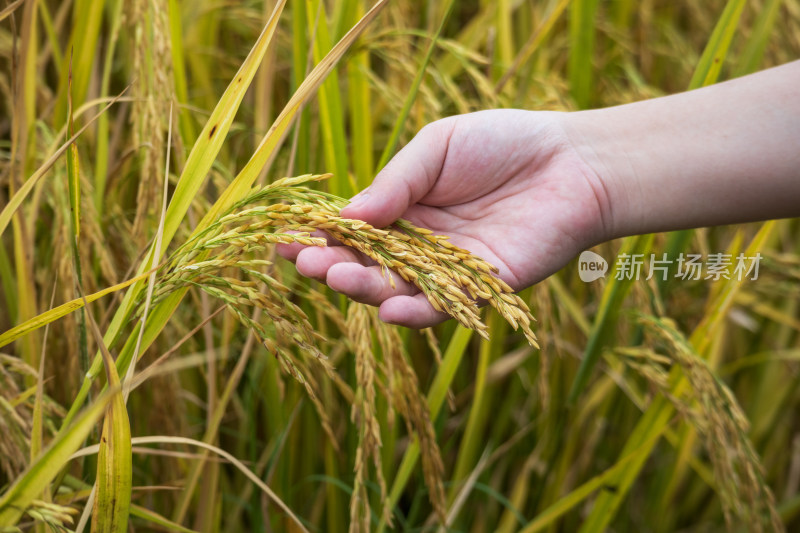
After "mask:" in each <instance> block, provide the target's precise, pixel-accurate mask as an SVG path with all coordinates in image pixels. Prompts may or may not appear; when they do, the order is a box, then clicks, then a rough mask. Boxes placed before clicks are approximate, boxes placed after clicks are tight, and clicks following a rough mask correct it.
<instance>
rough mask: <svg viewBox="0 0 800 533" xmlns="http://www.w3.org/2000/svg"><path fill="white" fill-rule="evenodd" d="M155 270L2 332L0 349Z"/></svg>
mask: <svg viewBox="0 0 800 533" xmlns="http://www.w3.org/2000/svg"><path fill="white" fill-rule="evenodd" d="M155 270H156V269H153V270H150V271H148V272H145V273H143V274H141V275H139V276H136V277H135V278H131V279H129V280H126V281H123V282H122V283H117V284H116V285H112V286H111V287H107V288H105V289H103V290H100V291H97V292H96V293H94V294H90V295H88V296H86V300H85V301H84V299H83V298H76V299H74V300H70V301H69V302H67V303H63V304H61V305H59V306H58V307H54V308H53V309H50V310H49V311H45V312H44V313H42V314H40V315H37V316H35V317H33V318H31V319H30V320H26V321H25V322H23V323H22V324H19V325H18V326H15V327H13V328H11V329H9V330H8V331H5V332H3V334H2V335H0V348H2V347H3V346H6V345H7V344H10V343H12V342H14V341H15V340H17V339H19V338H20V337H23V336H25V335H27V334H28V333H30V332H31V331H35V330H37V329H39V328H41V327H43V326H46V325H47V324H49V323H50V322H54V321H56V320H58V319H59V318H63V317H65V316H67V315H68V314H70V313H72V312H73V311H77V310H78V309H81V308H82V307H83V305H84V303H85V302H93V301H95V300H98V299H100V298H102V297H103V296H105V295H107V294H111V293H114V292H117V291H119V290H122V289H124V288H125V287H130V286H131V285H133V284H134V283H136V282H137V281H142V280H143V279H146V278H147V276H149V275H150V274H151V273H152V272H155Z"/></svg>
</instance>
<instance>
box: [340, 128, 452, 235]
mask: <svg viewBox="0 0 800 533" xmlns="http://www.w3.org/2000/svg"><path fill="white" fill-rule="evenodd" d="M454 126H455V118H454V117H451V118H447V119H443V120H438V121H436V122H432V123H431V124H428V125H427V126H425V127H424V128H422V130H420V132H419V133H418V134H417V136H416V137H414V138H413V139H412V140H411V142H410V143H408V144H407V145H406V146H405V147H404V148H403V149H402V150H400V152H398V153H397V155H396V156H394V158H393V159H392V160H391V161H389V163H388V164H387V165H386V166H385V167H384V168H383V170H381V171H380V172H379V173H378V175H377V176H376V177H375V180H374V181H373V182H372V185H370V186H369V187H368V188H367V189H365V190H364V191H362V192H361V193H359V194H358V195H356V196H355V197H354V198H353V200H352V202H351V203H350V205H348V206H347V207H345V208H344V209H342V216H343V217H346V218H356V219H359V220H364V221H366V222H369V223H370V224H372V225H373V226H376V227H379V228H382V227H385V226H388V225H389V224H391V223H392V222H394V221H395V220H397V219H398V218H400V216H402V214H403V213H404V212H405V211H406V209H408V207H409V206H410V205H413V204H415V203H416V202H418V201H419V200H420V199H422V198H423V197H424V196H425V195H426V194H427V193H428V191H430V190H431V188H432V187H433V185H434V184H435V183H436V180H437V179H438V178H439V173H440V172H441V170H442V167H443V166H444V161H445V158H446V156H447V146H448V144H449V142H450V136H451V135H452V133H453V128H454Z"/></svg>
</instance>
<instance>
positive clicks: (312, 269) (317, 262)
mask: <svg viewBox="0 0 800 533" xmlns="http://www.w3.org/2000/svg"><path fill="white" fill-rule="evenodd" d="M367 262H368V259H367V258H366V257H365V256H364V255H362V254H360V253H359V252H356V251H355V250H352V249H350V248H346V247H344V246H334V247H331V248H317V247H314V246H307V247H306V248H305V249H304V250H301V251H300V253H299V254H297V261H296V262H295V265H296V266H297V271H298V272H300V273H301V274H302V275H304V276H306V277H308V278H314V279H316V280H319V281H322V282H324V281H325V278H326V277H327V275H328V269H329V268H331V266H333V265H335V264H336V263H357V264H360V265H364V264H367Z"/></svg>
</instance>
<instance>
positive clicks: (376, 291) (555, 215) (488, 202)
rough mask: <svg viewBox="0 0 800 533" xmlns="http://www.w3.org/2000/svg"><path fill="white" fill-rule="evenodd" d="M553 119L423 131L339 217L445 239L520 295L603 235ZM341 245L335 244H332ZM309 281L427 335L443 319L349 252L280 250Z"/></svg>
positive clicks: (593, 202) (485, 116)
mask: <svg viewBox="0 0 800 533" xmlns="http://www.w3.org/2000/svg"><path fill="white" fill-rule="evenodd" d="M560 117H561V115H560V114H557V113H534V112H527V111H515V110H498V111H484V112H480V113H473V114H470V115H462V116H459V117H452V118H450V119H445V120H443V121H439V122H436V123H434V124H432V125H431V126H428V127H426V128H424V129H423V130H422V131H421V132H420V133H419V134H418V135H417V137H415V138H414V140H413V141H412V142H411V143H409V144H408V145H407V146H406V147H405V148H404V149H403V150H402V151H401V152H400V153H399V154H398V155H397V156H396V157H395V158H394V159H393V160H392V161H391V162H390V163H389V164H388V165H387V166H386V168H385V169H384V170H383V171H381V174H380V175H379V176H378V177H377V178H376V179H375V182H374V183H373V184H372V185H371V186H370V188H369V190H370V192H369V193H368V195H367V196H366V197H363V196H362V198H361V201H355V202H354V203H353V204H351V206H348V207H346V208H345V209H343V210H342V216H345V217H350V218H359V219H363V220H366V221H367V222H370V223H371V224H373V225H377V226H384V225H387V224H390V223H391V222H393V221H394V220H396V219H397V218H406V219H408V220H410V221H411V222H413V223H415V224H417V225H419V226H423V227H426V228H429V229H431V230H433V231H434V232H436V233H439V234H445V235H449V236H450V237H451V239H452V242H453V243H454V244H456V245H458V246H460V247H462V248H465V249H467V250H470V251H471V252H473V253H474V254H476V255H478V256H480V257H482V258H483V259H485V260H487V261H489V262H490V263H492V264H494V265H495V266H496V267H497V268H498V269H499V275H500V277H501V278H503V280H504V281H506V282H507V283H508V284H509V285H511V286H512V287H514V288H515V289H521V288H523V287H526V286H528V285H531V284H533V283H536V282H538V281H540V280H542V279H544V278H545V277H547V276H548V275H549V274H551V273H553V272H555V271H556V270H558V269H559V268H561V267H562V266H563V265H564V264H565V263H566V262H567V261H569V260H570V259H571V258H572V257H573V256H574V255H576V254H577V253H578V252H579V251H580V250H581V249H582V248H583V247H586V246H589V245H591V244H594V243H595V242H596V241H599V240H600V235H602V234H603V228H602V227H599V226H602V220H603V217H602V211H603V202H604V198H603V197H602V194H601V189H600V188H597V187H596V186H595V184H596V183H598V181H597V180H596V176H595V175H594V174H593V173H592V172H591V171H590V169H589V166H588V165H587V164H586V163H584V162H583V161H582V160H581V159H580V158H579V157H578V156H577V154H576V153H575V151H574V149H573V148H572V145H571V144H570V142H569V139H568V137H567V136H566V134H565V133H564V130H563V129H562V127H561V126H560V123H559V120H560ZM331 244H335V243H331ZM281 253H282V255H284V256H285V257H288V258H289V259H296V261H297V269H298V270H299V271H300V272H301V273H302V274H304V275H306V276H310V277H314V278H317V279H320V280H321V281H325V282H326V283H328V285H330V286H331V287H332V288H334V289H336V290H337V291H340V292H342V293H344V294H346V295H347V296H349V297H350V298H352V299H354V300H356V301H360V302H364V303H368V304H372V305H380V306H381V310H380V315H381V318H383V319H384V320H387V321H389V322H393V323H397V324H402V325H406V326H411V327H426V326H430V325H432V324H434V323H436V322H439V321H441V320H443V319H444V318H446V316H445V315H443V314H441V313H437V312H435V311H434V310H433V308H432V307H431V306H430V304H429V303H428V302H427V300H426V299H425V297H424V296H423V295H421V294H419V291H418V290H417V289H416V287H414V286H413V285H410V284H408V283H406V282H404V281H402V280H401V279H400V278H399V277H396V278H395V283H396V286H394V287H393V286H392V285H391V284H390V283H389V282H388V281H387V280H386V279H385V278H384V277H383V275H382V272H381V270H380V268H379V267H376V266H373V265H372V263H371V262H370V261H369V260H368V259H367V258H366V257H364V256H362V255H360V254H358V253H357V252H355V251H353V250H351V249H349V248H346V247H343V246H330V247H327V248H306V249H302V250H301V247H299V246H294V245H293V247H291V246H290V247H284V248H283V249H282V252H281Z"/></svg>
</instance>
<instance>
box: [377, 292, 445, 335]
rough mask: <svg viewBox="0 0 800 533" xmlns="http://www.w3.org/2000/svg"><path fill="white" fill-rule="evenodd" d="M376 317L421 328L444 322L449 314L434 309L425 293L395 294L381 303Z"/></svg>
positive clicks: (399, 324)
mask: <svg viewBox="0 0 800 533" xmlns="http://www.w3.org/2000/svg"><path fill="white" fill-rule="evenodd" d="M378 317H379V318H380V319H381V320H383V321H384V322H387V323H389V324H397V325H398V326H405V327H407V328H414V329H422V328H429V327H431V326H435V325H436V324H439V323H441V322H444V321H445V320H447V319H448V318H450V315H448V314H447V313H442V312H439V311H437V310H436V309H434V308H433V307H432V306H431V304H430V303H429V302H428V300H427V298H425V295H424V294H422V293H419V294H417V295H415V296H395V297H394V298H389V299H388V300H386V301H385V302H383V303H382V304H381V307H380V310H379V311H378Z"/></svg>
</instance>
